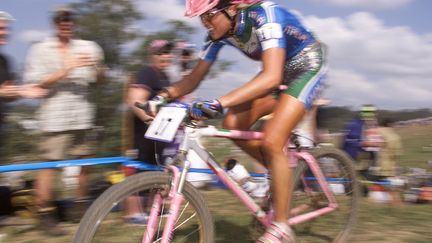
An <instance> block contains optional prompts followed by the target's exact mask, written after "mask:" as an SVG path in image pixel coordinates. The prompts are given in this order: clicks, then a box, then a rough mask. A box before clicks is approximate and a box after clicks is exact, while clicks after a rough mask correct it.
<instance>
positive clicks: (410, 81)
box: [140, 0, 432, 109]
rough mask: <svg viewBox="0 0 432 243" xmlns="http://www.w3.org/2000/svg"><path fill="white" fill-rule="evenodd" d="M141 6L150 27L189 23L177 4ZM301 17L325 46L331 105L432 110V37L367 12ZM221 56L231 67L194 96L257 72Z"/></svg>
mask: <svg viewBox="0 0 432 243" xmlns="http://www.w3.org/2000/svg"><path fill="white" fill-rule="evenodd" d="M322 1H324V0H322ZM329 1H331V2H332V3H333V4H342V2H346V3H345V5H346V6H363V7H366V6H372V5H374V6H375V7H380V8H382V7H395V6H401V5H403V4H408V3H409V2H411V1H410V0H391V1H385V0H377V1H369V0H358V1H349V0H340V1H337V0H329ZM279 2H281V1H279ZM166 6H170V8H166ZM140 8H141V9H142V11H143V12H144V13H145V14H146V16H147V17H148V20H150V21H152V23H156V22H157V21H160V19H161V18H162V19H163V20H164V21H165V20H168V19H181V20H188V19H187V18H185V17H184V16H183V13H184V5H183V4H180V3H179V2H178V1H176V0H160V1H153V2H150V1H141V4H140ZM303 18H304V22H305V23H306V25H307V26H308V27H310V28H311V29H312V30H313V31H314V32H315V33H316V34H317V36H318V37H319V38H320V39H321V40H322V41H323V42H324V43H325V44H326V45H327V46H328V47H329V52H328V53H329V56H328V59H329V63H330V69H329V76H328V84H329V88H328V89H327V90H326V91H325V97H327V98H330V99H332V100H333V102H332V104H334V105H348V106H358V105H361V104H363V103H375V104H376V105H378V106H380V107H382V108H394V109H397V108H418V107H431V106H432V99H431V98H430V97H432V78H431V77H432V69H431V68H430V66H431V64H432V38H431V36H432V33H427V34H423V35H420V34H417V33H415V32H414V31H413V30H412V29H411V28H409V27H406V26H387V25H386V24H385V23H384V22H383V21H382V20H381V19H379V18H378V17H376V16H375V15H373V14H371V13H368V12H358V13H354V14H351V15H350V16H348V17H345V18H340V17H333V18H318V17H315V16H303ZM188 21H190V22H189V23H190V24H192V25H193V26H195V27H197V29H198V30H200V31H201V32H200V33H199V34H197V35H196V36H194V38H193V39H194V40H195V41H196V43H197V44H198V45H199V44H200V41H201V40H202V38H203V35H204V28H202V27H201V25H200V23H199V20H198V19H197V18H193V19H189V20H188ZM162 22H163V21H160V22H159V23H162ZM145 26H146V28H147V31H151V29H153V31H156V30H157V27H160V26H158V25H157V24H152V25H145ZM220 58H222V59H224V60H230V61H233V62H234V63H235V64H236V65H235V66H233V67H232V68H231V69H230V70H229V71H228V72H226V73H224V74H221V75H220V76H218V77H217V78H216V79H213V80H205V81H204V82H203V83H202V85H201V86H200V88H199V90H198V92H197V94H198V96H199V97H202V98H214V97H218V96H220V95H223V94H225V93H227V92H229V91H230V90H232V89H234V88H236V87H239V86H240V85H241V84H243V83H245V82H247V81H248V80H250V79H251V78H252V77H253V75H254V74H255V73H256V71H257V64H253V62H251V61H249V60H248V59H247V58H246V57H244V56H243V55H241V54H240V55H239V54H238V52H237V51H236V50H233V49H232V48H224V50H223V51H222V52H221V54H220Z"/></svg>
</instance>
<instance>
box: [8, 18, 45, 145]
mask: <svg viewBox="0 0 432 243" xmlns="http://www.w3.org/2000/svg"><path fill="white" fill-rule="evenodd" d="M13 20H14V19H13V17H12V16H11V15H10V14H9V13H6V12H4V11H0V47H1V46H3V45H6V44H7V39H8V36H9V25H10V22H11V21H13ZM13 80H14V77H13V74H12V71H11V67H10V64H9V62H8V59H7V57H6V56H5V55H3V54H2V53H0V129H1V128H2V121H3V114H2V113H3V107H2V103H3V102H4V101H7V100H11V99H12V98H16V97H26V98H38V97H41V96H43V95H45V94H46V91H45V90H44V89H41V88H39V87H35V86H34V85H21V86H17V85H13ZM0 131H1V130H0ZM1 134H3V133H1ZM1 139H2V136H0V147H2V141H1Z"/></svg>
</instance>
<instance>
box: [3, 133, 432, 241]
mask: <svg viewBox="0 0 432 243" xmlns="http://www.w3.org/2000/svg"><path fill="white" fill-rule="evenodd" d="M397 131H398V133H399V134H400V135H401V136H402V138H403V145H404V155H403V156H402V158H401V159H400V161H399V164H400V165H401V166H402V167H421V168H428V166H427V161H430V160H432V150H429V148H430V147H431V146H432V126H430V125H429V126H423V127H404V128H398V129H397ZM208 145H209V147H210V150H211V151H213V153H214V154H215V156H216V157H217V158H219V159H222V158H226V157H227V156H232V155H234V156H236V157H237V158H238V159H239V160H240V161H242V163H244V164H246V165H247V167H248V168H249V169H251V168H253V165H252V163H251V161H252V159H251V158H249V157H247V156H245V155H244V154H242V153H241V152H240V150H238V149H237V148H235V146H234V145H233V144H232V143H231V142H229V141H226V140H223V139H221V140H220V141H210V142H209V143H208ZM203 193H204V194H205V196H206V198H207V199H208V203H209V205H210V209H211V211H212V213H213V216H214V219H215V225H216V231H217V242H223V243H237V242H253V241H251V239H250V227H249V226H250V222H251V216H250V215H249V214H248V213H247V211H246V209H245V208H243V206H241V205H240V203H239V202H238V200H237V199H236V198H234V197H233V196H232V195H231V194H230V193H229V192H227V191H225V190H221V189H211V190H207V191H203ZM360 200H361V201H360V208H359V217H358V222H357V224H356V226H355V229H354V231H353V233H352V236H351V239H350V241H349V242H354V243H360V242H376V243H379V242H391V243H397V242H406V243H411V242H418V243H422V242H424V243H426V242H427V243H430V242H432V233H431V232H432V231H431V227H432V204H431V203H429V204H408V203H406V204H404V205H402V206H398V207H392V206H390V205H388V204H380V203H375V202H371V201H369V200H368V199H367V198H365V197H363V198H361V199H360ZM18 223H19V222H17V221H16V222H12V224H13V225H9V226H0V243H3V242H17V243H33V242H46V243H65V242H70V240H71V238H72V234H73V233H74V231H75V230H76V228H77V225H76V224H71V223H62V224H61V225H62V227H63V228H64V229H66V230H67V231H68V232H69V233H70V235H68V236H65V237H60V238H54V237H48V236H46V235H44V234H43V233H41V232H39V231H36V230H34V227H33V226H32V225H16V224H18ZM319 226H320V227H332V226H331V225H319ZM313 230H314V226H313V227H312V228H311V237H310V238H309V239H308V240H307V241H305V242H311V243H315V242H326V241H325V240H324V241H322V240H323V239H320V238H319V232H314V231H313Z"/></svg>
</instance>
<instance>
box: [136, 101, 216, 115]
mask: <svg viewBox="0 0 432 243" xmlns="http://www.w3.org/2000/svg"><path fill="white" fill-rule="evenodd" d="M176 104H181V105H182V106H184V107H185V108H186V109H188V114H189V115H190V109H189V108H190V105H189V104H185V103H182V102H172V103H169V104H166V106H170V105H173V106H176ZM134 105H135V107H137V108H139V109H141V110H144V111H145V112H150V106H149V103H148V102H146V103H140V102H135V104H134ZM197 108H198V109H200V110H201V111H202V112H204V113H205V114H206V115H207V117H208V118H215V117H217V116H218V115H219V112H217V111H215V110H212V109H209V108H208V107H205V106H203V105H200V106H198V107H197Z"/></svg>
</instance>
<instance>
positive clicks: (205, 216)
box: [73, 172, 214, 243]
mask: <svg viewBox="0 0 432 243" xmlns="http://www.w3.org/2000/svg"><path fill="white" fill-rule="evenodd" d="M171 179H172V177H171V176H170V174H168V173H163V172H143V173H139V174H136V175H133V176H130V177H128V178H127V179H126V180H125V181H123V182H121V183H119V184H116V185H114V186H112V187H110V188H109V189H108V190H106V191H105V192H104V193H103V194H102V195H101V196H100V197H99V198H98V199H97V200H96V201H95V202H94V203H93V204H92V205H91V207H90V208H89V209H88V210H87V212H86V214H85V215H84V217H83V218H82V220H81V223H80V226H79V229H78V231H77V233H76V234H75V237H74V240H73V242H74V243H88V242H104V243H110V242H113V243H114V242H116V243H118V242H128V243H129V242H142V240H143V236H144V235H145V232H146V231H147V220H148V215H149V212H150V209H151V206H152V201H153V199H154V198H156V197H157V195H158V196H160V197H162V199H163V203H162V207H161V209H160V214H159V216H158V217H157V218H158V221H159V222H158V223H157V225H158V227H157V230H156V233H155V237H154V238H153V239H152V241H151V242H160V241H161V236H162V232H163V227H164V225H165V223H166V219H167V218H168V217H167V214H169V210H168V209H169V207H170V199H169V197H168V195H169V193H168V192H169V190H170V187H171V184H170V183H171ZM183 194H184V202H183V204H182V205H181V208H180V209H179V217H178V218H177V220H176V222H175V225H174V232H173V237H172V240H171V241H170V242H180V243H183V242H184V243H186V242H200V243H211V242H213V241H214V226H213V220H212V216H211V214H210V211H209V209H208V207H207V204H206V202H205V201H204V198H203V196H202V195H201V193H199V191H198V190H197V189H196V188H194V187H193V186H192V185H191V184H189V183H188V182H186V183H185V185H184V189H183Z"/></svg>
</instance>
